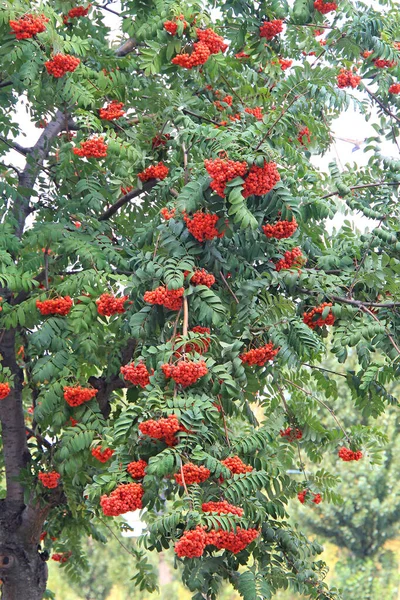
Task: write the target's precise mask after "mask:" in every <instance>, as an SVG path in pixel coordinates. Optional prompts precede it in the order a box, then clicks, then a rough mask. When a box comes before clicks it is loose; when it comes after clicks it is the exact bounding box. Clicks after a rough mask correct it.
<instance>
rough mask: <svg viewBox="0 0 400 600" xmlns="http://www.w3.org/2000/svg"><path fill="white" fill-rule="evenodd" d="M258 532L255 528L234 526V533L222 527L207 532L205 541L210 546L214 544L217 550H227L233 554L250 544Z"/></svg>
mask: <svg viewBox="0 0 400 600" xmlns="http://www.w3.org/2000/svg"><path fill="white" fill-rule="evenodd" d="M259 533H260V532H259V531H258V530H257V529H242V528H241V527H236V533H234V532H233V531H224V530H222V529H219V530H218V531H216V530H213V529H212V530H211V531H210V532H209V533H207V540H206V542H207V544H209V545H211V546H215V547H216V548H218V550H228V551H229V552H233V554H237V553H238V552H241V551H242V550H244V549H245V548H246V546H248V545H249V544H251V542H253V541H254V540H255V539H256V537H258V535H259ZM207 544H206V545H207Z"/></svg>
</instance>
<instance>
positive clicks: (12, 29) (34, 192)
mask: <svg viewBox="0 0 400 600" xmlns="http://www.w3.org/2000/svg"><path fill="white" fill-rule="evenodd" d="M383 4H384V6H385V8H383V7H382V9H381V10H377V9H373V8H371V7H370V6H368V5H367V4H365V3H363V2H358V1H354V2H353V1H352V2H350V1H348V0H340V1H339V3H338V5H336V4H335V3H333V2H332V3H327V2H325V0H317V1H316V2H315V3H314V2H312V1H309V0H295V2H294V3H293V6H289V4H288V2H286V0H266V1H262V2H260V3H258V4H257V5H254V4H253V3H248V2H245V1H243V0H226V1H224V0H219V1H218V2H216V3H215V7H214V8H213V9H211V7H209V6H206V7H205V8H204V7H203V6H202V5H201V4H200V3H197V2H189V1H188V2H169V1H161V0H153V1H152V0H132V1H129V0H127V1H122V2H121V8H122V12H121V17H122V19H121V24H122V25H121V26H122V31H121V36H122V37H121V39H120V40H114V38H115V32H114V33H113V35H112V36H111V38H112V39H111V41H109V40H110V27H109V25H108V20H107V15H108V14H109V13H110V11H111V13H112V11H113V10H114V9H113V8H111V7H110V6H108V5H105V6H103V7H101V6H100V5H97V4H95V5H93V6H91V7H90V6H87V5H85V6H72V5H71V4H69V3H68V2H58V1H56V2H52V3H44V4H43V5H41V6H40V8H39V7H35V6H34V5H32V4H31V3H28V2H25V3H24V2H9V3H8V4H7V6H5V9H6V10H4V11H2V13H1V15H0V19H1V30H0V33H1V36H2V39H3V40H4V41H3V43H2V46H1V49H0V54H1V67H0V97H1V103H2V106H4V110H3V112H2V113H1V117H0V128H1V132H0V133H1V138H0V150H1V154H2V199H3V201H2V206H1V209H2V211H1V220H0V233H1V235H0V244H1V245H0V265H1V266H0V269H1V271H0V286H1V287H0V295H1V298H2V302H1V313H0V320H1V323H0V325H1V328H2V334H1V337H0V354H1V359H2V363H1V364H2V367H1V372H0V386H1V387H0V397H1V400H0V420H1V423H2V439H3V460H4V469H5V474H6V487H5V494H4V500H3V501H2V503H3V508H4V510H3V514H4V517H0V555H1V557H3V558H2V563H1V564H0V576H1V578H2V580H3V582H4V598H5V599H10V598H14V597H17V596H18V597H19V598H21V600H25V598H29V599H30V600H36V599H40V598H42V597H43V594H44V591H45V587H46V568H45V561H46V559H47V558H48V556H49V555H52V556H53V558H54V559H55V560H58V562H60V564H61V565H62V568H64V569H66V571H67V572H68V574H69V576H70V577H78V576H79V571H80V570H84V569H85V566H86V562H85V556H84V554H83V553H82V551H81V545H80V540H81V538H82V536H92V537H93V538H98V539H103V534H102V533H101V532H100V530H99V529H98V526H99V524H100V523H101V524H103V523H106V524H107V525H108V527H110V528H112V527H115V526H116V525H117V526H118V524H119V525H121V526H122V521H121V522H120V521H118V520H117V519H116V518H115V517H117V516H118V515H120V514H124V513H126V512H127V511H130V510H135V509H138V508H139V509H140V508H142V507H143V508H144V509H145V510H144V511H143V519H144V521H145V522H146V523H147V531H146V533H145V535H143V536H142V537H141V539H140V543H141V544H143V545H144V546H145V547H146V548H148V549H153V550H156V551H158V552H161V551H162V550H163V548H168V547H172V546H174V547H175V550H176V555H177V559H176V560H177V563H180V564H181V566H182V577H183V581H184V582H185V583H186V585H187V586H188V587H189V589H190V590H191V591H192V592H193V598H194V600H200V599H202V598H209V599H213V598H217V597H218V589H219V587H220V585H221V582H222V581H223V580H229V581H230V582H231V583H232V584H233V586H234V587H235V588H236V589H237V590H238V591H239V593H240V594H241V595H242V596H243V598H245V599H246V600H253V599H254V600H256V599H257V598H266V599H268V598H271V597H272V596H273V595H274V593H275V592H276V591H277V590H278V589H279V588H287V587H288V586H289V587H290V588H291V589H292V590H293V591H294V592H298V593H301V594H304V595H306V596H307V597H310V598H315V599H319V600H322V599H327V598H332V599H333V598H339V597H340V595H339V593H338V591H337V590H334V589H331V590H329V589H328V586H327V585H326V583H325V582H324V579H325V576H326V567H325V565H324V563H323V562H322V561H320V560H318V556H317V555H318V554H319V553H320V551H321V547H320V546H319V544H318V543H317V542H315V541H314V542H310V541H308V540H307V538H306V537H305V536H304V534H303V533H302V532H301V531H298V530H297V529H293V528H292V527H291V526H290V525H289V523H288V514H287V503H288V499H290V498H296V496H297V497H298V499H299V501H300V502H301V503H303V504H304V507H303V510H307V511H316V512H317V511H318V510H319V506H317V505H318V504H320V503H321V502H322V503H328V502H332V503H333V504H339V503H340V502H341V498H340V495H339V494H338V493H337V492H336V490H335V486H336V484H337V480H338V477H337V474H336V473H335V470H334V469H327V468H326V464H325V463H324V457H325V456H327V455H328V456H330V457H332V456H335V457H336V461H340V460H341V459H343V460H344V461H345V463H343V466H344V467H346V466H347V462H348V461H358V460H362V461H369V462H371V463H377V462H379V461H380V452H381V448H382V444H384V443H385V440H386V437H385V435H384V433H383V432H382V431H381V430H380V429H379V427H375V426H374V425H373V423H372V424H371V421H367V420H362V419H361V416H364V417H371V418H372V417H377V416H379V415H381V414H382V413H383V412H384V411H385V407H386V406H387V405H388V404H389V405H396V404H397V400H396V398H395V397H394V396H393V395H392V394H391V393H390V391H388V387H387V386H388V385H390V383H391V382H392V381H394V380H396V379H397V378H398V372H399V367H398V361H399V355H400V340H399V337H400V336H399V335H398V328H399V326H400V317H399V311H398V308H399V306H400V291H399V290H400V287H399V283H400V261H399V258H398V256H399V250H400V237H399V236H400V227H399V209H398V201H397V190H398V185H399V184H400V160H399V159H398V157H396V154H398V146H397V144H398V140H397V136H398V133H399V123H400V118H399V117H397V116H396V111H397V108H398V106H399V99H398V94H399V92H400V85H399V81H400V50H399V49H400V44H399V43H396V41H395V40H396V39H400V17H399V14H398V11H397V10H396V6H395V3H392V2H384V3H383ZM21 98H24V99H25V100H26V103H27V107H28V111H29V116H30V118H31V119H32V120H33V121H34V122H35V123H36V124H37V126H38V127H39V128H43V132H42V133H41V135H40V137H39V138H38V141H37V142H36V143H35V144H34V145H33V146H32V147H30V148H27V147H25V146H21V144H20V143H19V142H17V141H16V139H15V138H16V136H17V135H18V134H19V133H20V132H23V124H21V123H20V122H19V119H18V118H17V117H16V114H15V110H16V108H17V106H18V102H19V101H20V100H21ZM351 105H352V106H354V107H355V108H356V109H357V110H358V111H359V112H360V113H361V114H363V115H364V116H365V119H366V120H368V119H369V115H370V111H371V107H374V108H375V109H377V111H378V122H377V123H376V124H374V129H375V130H376V135H375V136H373V137H371V138H369V139H368V140H367V146H366V148H365V150H366V151H369V152H370V155H369V160H368V164H367V165H366V166H365V168H363V169H362V170H360V169H358V168H357V167H356V166H355V165H353V166H351V165H346V168H345V169H341V168H340V166H338V165H337V164H336V163H332V164H330V167H329V173H325V172H323V171H322V170H320V169H319V168H318V166H316V164H318V160H311V159H312V157H318V156H322V155H324V154H325V153H326V152H327V151H328V150H329V148H330V146H331V144H332V139H333V138H332V133H331V127H332V123H333V121H334V120H335V119H336V118H337V117H338V116H339V115H340V114H341V113H342V112H343V111H346V110H347V109H348V108H349V106H351ZM381 140H386V141H391V142H392V143H393V156H383V155H382V153H381V151H380V142H381ZM15 151H16V152H19V153H20V154H21V155H23V156H24V157H25V158H26V164H25V166H24V167H23V169H20V168H19V167H18V166H17V164H13V156H14V153H15ZM340 211H342V212H343V211H345V212H346V213H347V214H351V215H356V216H360V215H364V216H365V217H367V218H369V219H370V224H371V226H370V231H368V232H365V233H363V234H361V235H360V234H359V233H358V232H357V231H355V230H354V229H353V228H352V227H351V225H350V224H349V223H348V222H344V224H343V226H342V227H341V228H340V229H339V230H338V231H333V232H332V233H329V232H330V231H331V228H329V227H327V220H328V219H331V218H333V217H334V216H335V215H336V214H337V213H338V212H340ZM326 355H329V356H333V357H334V358H335V360H336V361H337V362H338V363H342V365H343V367H342V369H343V373H344V379H345V383H346V387H347V389H348V390H349V391H350V393H351V396H352V399H353V402H354V407H355V409H354V410H357V414H358V415H360V419H358V420H354V421H353V422H352V423H351V424H349V425H347V424H346V425H344V424H342V422H341V420H340V419H339V418H338V417H337V416H336V414H335V402H336V400H337V398H338V395H339V393H340V392H339V388H338V385H337V382H336V380H335V379H332V378H330V375H331V374H332V373H331V372H330V371H329V370H326V369H325V368H324V367H321V361H322V359H323V358H324V357H325V356H326ZM354 356H356V366H355V367H354ZM349 357H351V359H352V362H350V363H349V362H348V361H349ZM260 407H261V408H260ZM256 408H257V410H256ZM260 410H261V413H262V416H261V417H260V414H259V413H260ZM321 412H325V413H326V415H327V416H328V417H329V419H330V420H329V424H328V425H327V424H326V423H325V422H324V421H323V420H322V419H321ZM305 460H307V465H309V463H312V464H313V466H312V467H311V468H310V467H309V466H308V468H307V470H306V469H305V466H304V461H305ZM328 462H329V464H332V462H331V461H328ZM354 464H358V463H354ZM341 465H342V463H341ZM293 471H294V472H293ZM339 510H340V509H339ZM45 532H46V535H45ZM39 541H40V549H39V551H38V550H37V544H38V543H39ZM136 568H137V575H136V579H135V581H136V583H137V586H139V587H140V588H142V589H148V590H151V589H153V588H154V585H155V582H154V576H153V574H152V573H151V572H150V570H149V568H148V563H147V562H146V560H145V559H141V554H140V552H139V551H138V554H137V565H136ZM27 594H28V595H27Z"/></svg>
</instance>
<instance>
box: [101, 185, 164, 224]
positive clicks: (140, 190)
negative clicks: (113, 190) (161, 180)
mask: <svg viewBox="0 0 400 600" xmlns="http://www.w3.org/2000/svg"><path fill="white" fill-rule="evenodd" d="M157 183H158V180H157V179H150V180H149V181H146V183H144V184H143V186H142V187H141V188H135V189H134V190H132V191H131V192H129V193H128V194H125V196H122V197H121V198H120V199H119V200H117V202H116V203H115V204H113V205H112V206H110V208H107V210H106V211H104V212H103V214H102V215H100V217H99V221H107V219H109V218H110V217H112V216H113V215H114V214H115V213H116V212H117V211H118V210H119V209H120V208H121V207H122V206H124V205H125V204H127V203H128V202H129V201H130V200H133V198H137V197H138V196H140V195H141V194H143V193H144V192H149V191H150V190H151V189H152V188H153V187H154V186H155V185H156V184H157Z"/></svg>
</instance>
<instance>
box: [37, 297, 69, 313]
mask: <svg viewBox="0 0 400 600" xmlns="http://www.w3.org/2000/svg"><path fill="white" fill-rule="evenodd" d="M36 308H37V309H38V310H39V312H40V313H41V314H42V315H61V316H63V317H65V316H66V315H67V314H68V313H69V312H70V310H71V308H72V299H71V298H70V297H69V296H64V297H61V298H54V299H53V300H44V301H43V302H41V301H40V300H36Z"/></svg>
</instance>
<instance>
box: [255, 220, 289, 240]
mask: <svg viewBox="0 0 400 600" xmlns="http://www.w3.org/2000/svg"><path fill="white" fill-rule="evenodd" d="M297 227H298V224H297V221H296V219H295V218H293V220H292V221H277V222H276V223H275V224H274V225H271V224H270V223H268V224H267V225H264V226H263V228H262V230H263V232H264V233H265V235H266V236H267V238H275V239H276V240H283V239H284V238H290V237H291V236H292V235H293V234H294V232H295V231H296V229H297Z"/></svg>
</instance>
